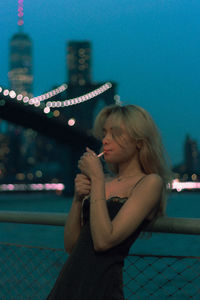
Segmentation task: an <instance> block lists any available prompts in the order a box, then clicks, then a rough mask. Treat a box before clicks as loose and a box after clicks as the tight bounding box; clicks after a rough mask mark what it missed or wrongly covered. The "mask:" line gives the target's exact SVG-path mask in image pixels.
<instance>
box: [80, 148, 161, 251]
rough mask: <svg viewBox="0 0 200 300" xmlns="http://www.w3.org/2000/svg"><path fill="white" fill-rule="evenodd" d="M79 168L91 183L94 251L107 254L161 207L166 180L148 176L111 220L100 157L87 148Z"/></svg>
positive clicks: (91, 222)
mask: <svg viewBox="0 0 200 300" xmlns="http://www.w3.org/2000/svg"><path fill="white" fill-rule="evenodd" d="M78 166H79V168H80V170H81V171H82V172H83V173H84V174H85V175H87V176H88V177H89V178H90V181H91V191H90V199H91V200H90V228H91V234H92V239H93V244H94V248H95V250H97V251H104V250H107V249H109V248H112V247H114V246H115V245H117V244H119V243H120V242H122V241H123V240H125V239H126V238H127V237H128V236H129V235H130V234H131V233H133V232H134V231H135V230H136V229H137V228H138V226H139V225H140V224H141V223H142V221H143V220H144V219H145V218H146V217H147V216H148V215H149V213H150V212H151V211H152V209H153V208H154V207H155V206H156V205H157V204H158V201H159V199H160V196H161V193H162V189H163V181H162V178H161V177H160V176H159V175H157V174H149V175H147V176H145V178H144V179H143V180H142V181H141V182H140V183H138V185H137V186H136V187H135V188H134V190H133V192H132V194H131V195H130V196H129V198H128V200H127V201H126V202H125V203H124V205H123V206H122V208H121V209H120V211H119V212H118V214H117V215H116V216H115V218H114V219H113V220H112V221H111V219H110V217H109V214H108V209H107V205H106V201H105V182H104V174H103V169H102V165H101V163H100V161H99V159H98V157H97V155H96V154H95V153H94V152H93V151H91V150H90V149H89V148H87V152H86V153H84V155H83V156H82V157H81V159H80V160H79V163H78Z"/></svg>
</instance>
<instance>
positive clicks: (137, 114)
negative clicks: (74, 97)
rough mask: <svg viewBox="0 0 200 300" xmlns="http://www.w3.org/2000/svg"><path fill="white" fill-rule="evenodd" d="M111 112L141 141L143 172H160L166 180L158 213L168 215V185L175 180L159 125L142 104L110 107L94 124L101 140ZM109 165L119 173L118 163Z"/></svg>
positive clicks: (117, 120)
mask: <svg viewBox="0 0 200 300" xmlns="http://www.w3.org/2000/svg"><path fill="white" fill-rule="evenodd" d="M111 115H112V118H113V122H115V123H116V125H117V124H120V123H123V124H124V125H125V127H126V129H127V131H128V133H129V135H130V137H131V138H133V139H134V140H136V141H138V142H140V145H141V147H140V149H139V160H140V164H141V167H142V169H143V172H144V173H145V174H151V173H156V174H158V175H160V177H161V178H162V179H163V183H164V188H163V193H162V196H161V201H160V203H159V208H158V211H157V214H156V216H160V215H164V214H165V208H166V191H167V185H169V184H170V182H171V180H172V172H171V170H170V167H169V162H168V161H167V159H166V157H167V155H166V152H165V149H164V147H163V143H162V139H161V135H160V133H159V130H158V128H157V126H156V124H155V123H154V121H153V119H152V117H151V116H150V114H149V113H148V112H147V111H146V110H145V109H143V108H142V107H140V106H136V105H126V106H119V105H110V106H106V107H105V108H103V109H102V110H101V111H100V113H99V114H98V115H97V117H96V121H95V123H94V128H93V134H94V136H95V137H96V138H97V139H100V140H101V139H102V137H103V127H104V123H105V121H106V120H107V118H108V117H109V116H111ZM109 168H110V169H111V171H113V172H114V173H117V166H114V165H109ZM156 216H155V217H156Z"/></svg>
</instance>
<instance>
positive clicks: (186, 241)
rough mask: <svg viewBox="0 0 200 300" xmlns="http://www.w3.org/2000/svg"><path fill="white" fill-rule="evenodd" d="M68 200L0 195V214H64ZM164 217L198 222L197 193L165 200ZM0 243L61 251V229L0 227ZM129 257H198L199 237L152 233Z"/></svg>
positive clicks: (44, 195)
mask: <svg viewBox="0 0 200 300" xmlns="http://www.w3.org/2000/svg"><path fill="white" fill-rule="evenodd" d="M71 201H72V198H66V197H64V196H58V195H56V194H55V193H23V194H18V193H16V194H1V195H0V208H1V210H10V211H32V212H61V213H64V212H66V213H67V212H68V211H69V208H70V205H71ZM167 216H169V217H181V218H200V194H199V193H172V194H171V195H170V197H169V199H168V204H167ZM0 241H1V242H4V243H15V244H22V245H32V246H41V247H50V248H63V227H60V226H42V225H30V224H13V223H1V224H0ZM130 252H131V253H139V254H162V255H168V254H171V255H191V256H192V255H193V256H198V255H199V253H200V237H199V236H195V235H193V236H192V235H190V236H189V235H180V234H179V235H177V234H176V235H175V234H158V233H155V234H153V235H152V237H151V238H149V239H148V238H140V239H138V240H137V242H136V243H135V244H134V246H133V247H132V248H131V251H130Z"/></svg>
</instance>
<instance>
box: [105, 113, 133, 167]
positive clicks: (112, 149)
mask: <svg viewBox="0 0 200 300" xmlns="http://www.w3.org/2000/svg"><path fill="white" fill-rule="evenodd" d="M102 144H103V149H104V151H105V153H104V159H105V161H106V162H108V163H115V164H119V163H121V162H125V161H128V160H130V159H132V158H133V157H134V156H135V155H136V154H137V153H138V150H137V145H136V141H135V140H134V139H133V138H131V137H130V135H129V134H128V132H127V129H126V127H125V125H124V124H123V122H121V123H120V124H119V125H116V122H115V119H114V118H113V116H112V115H111V116H109V117H108V118H107V120H106V121H105V123H104V127H103V139H102Z"/></svg>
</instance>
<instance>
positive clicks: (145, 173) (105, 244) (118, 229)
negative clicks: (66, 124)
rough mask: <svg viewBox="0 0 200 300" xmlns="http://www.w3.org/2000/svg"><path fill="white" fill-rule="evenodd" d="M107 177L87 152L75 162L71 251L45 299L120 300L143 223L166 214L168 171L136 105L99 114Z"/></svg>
mask: <svg viewBox="0 0 200 300" xmlns="http://www.w3.org/2000/svg"><path fill="white" fill-rule="evenodd" d="M94 135H95V136H96V137H97V138H98V139H101V140H102V146H103V151H104V160H105V163H106V164H107V166H108V167H109V169H110V171H111V172H112V175H110V176H105V175H104V172H103V167H102V164H101V160H100V158H99V157H98V156H97V154H96V153H95V152H94V151H92V150H91V149H89V148H87V149H86V152H85V153H84V154H83V156H82V157H81V158H80V160H79V162H78V167H79V169H80V171H81V173H80V174H78V175H77V176H76V178H75V194H74V200H73V203H72V207H71V210H70V212H69V215H68V218H67V222H66V226H65V233H64V244H65V248H66V251H67V252H68V253H69V254H70V255H69V257H68V260H67V262H66V264H65V265H64V267H63V269H62V271H61V273H60V275H59V277H58V279H57V281H56V283H55V286H54V288H53V290H52V291H51V293H50V295H49V297H48V299H56V300H57V299H63V300H64V299H66V300H123V299H124V296H123V288H122V282H123V281H122V268H123V264H124V259H125V257H126V256H127V255H128V252H129V248H130V246H131V245H132V244H133V242H134V241H135V240H136V238H137V237H138V235H139V234H140V232H141V231H142V230H145V226H147V225H148V224H149V223H151V222H153V221H155V220H156V218H157V217H158V216H161V215H163V214H164V210H165V192H166V186H167V184H168V182H169V179H170V171H169V169H168V167H167V164H166V162H165V158H164V154H163V147H162V142H161V138H160V135H159V132H158V130H157V128H156V125H155V124H154V122H153V120H152V118H151V117H150V115H149V114H148V113H147V111H145V110H144V109H143V108H141V107H138V106H135V105H127V106H115V105H114V106H108V107H105V108H104V109H103V110H102V111H101V112H100V113H99V115H98V116H97V118H96V122H95V125H94Z"/></svg>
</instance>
